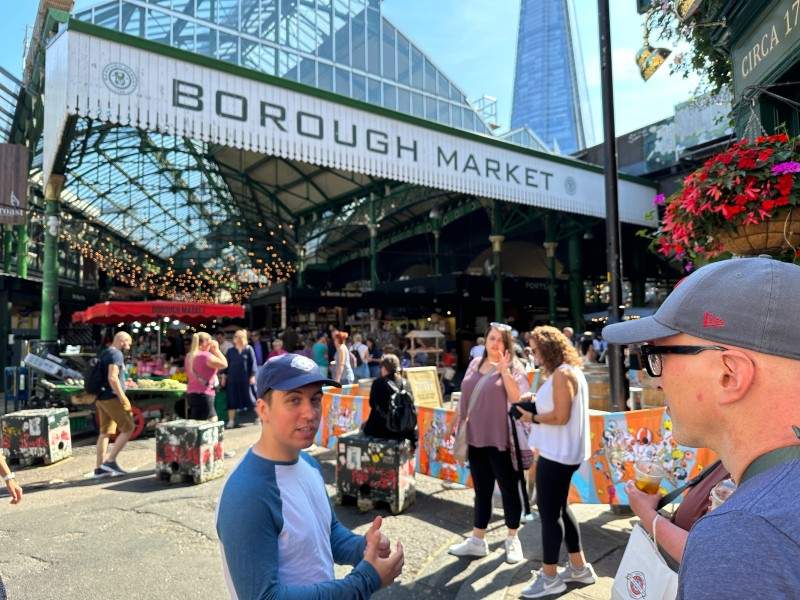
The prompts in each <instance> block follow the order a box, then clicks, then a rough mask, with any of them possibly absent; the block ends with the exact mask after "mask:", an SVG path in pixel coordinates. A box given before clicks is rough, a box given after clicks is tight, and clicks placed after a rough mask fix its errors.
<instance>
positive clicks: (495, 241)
mask: <svg viewBox="0 0 800 600" xmlns="http://www.w3.org/2000/svg"><path fill="white" fill-rule="evenodd" d="M505 239H506V238H505V236H502V235H490V236H489V241H490V242H492V265H493V267H492V277H493V278H494V320H495V321H497V322H498V323H502V322H503V275H502V273H501V272H500V268H501V263H500V254H501V252H502V251H503V241H504V240H505Z"/></svg>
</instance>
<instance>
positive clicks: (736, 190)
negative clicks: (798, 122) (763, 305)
mask: <svg viewBox="0 0 800 600" xmlns="http://www.w3.org/2000/svg"><path fill="white" fill-rule="evenodd" d="M799 149H800V144H799V143H798V140H797V139H794V140H793V139H789V137H788V136H787V135H786V134H785V133H781V134H777V135H770V136H761V137H758V138H756V139H755V140H753V141H750V140H746V139H745V140H741V141H739V142H736V143H734V144H733V145H732V146H730V147H729V148H728V149H727V150H725V151H724V152H720V153H719V154H716V155H715V156H713V157H711V158H709V159H708V160H707V161H706V162H705V163H704V164H703V166H702V167H700V168H699V169H697V170H696V171H694V172H693V173H691V174H690V175H688V176H687V177H686V178H685V179H684V180H683V188H682V189H681V190H679V191H678V192H676V193H675V194H673V195H672V196H670V197H669V198H665V197H664V196H663V194H659V195H658V196H656V198H655V199H654V203H655V204H656V205H657V206H658V205H663V206H664V216H663V219H662V220H661V225H660V227H659V228H658V229H657V230H656V232H655V234H654V235H653V248H654V249H655V250H656V251H657V252H658V253H660V254H662V255H664V256H668V257H674V258H676V259H678V260H681V261H683V262H684V263H686V264H687V267H688V268H689V269H690V268H691V264H692V262H693V261H696V260H701V261H707V260H710V259H713V258H716V257H717V256H719V255H721V254H723V253H725V252H730V253H732V254H738V255H747V254H764V253H766V254H772V255H775V256H780V257H782V258H791V259H792V260H793V259H794V258H796V257H797V256H800V251H798V249H799V248H800V206H798V205H800V185H798V181H800V176H798V173H800V162H798V160H799V159H800V154H798V150H799Z"/></svg>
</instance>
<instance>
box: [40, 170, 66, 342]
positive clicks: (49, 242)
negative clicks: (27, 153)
mask: <svg viewBox="0 0 800 600" xmlns="http://www.w3.org/2000/svg"><path fill="white" fill-rule="evenodd" d="M63 186H64V176H63V175H51V176H50V181H49V182H48V183H47V187H46V188H45V196H44V198H45V202H46V207H45V224H44V225H45V227H44V231H45V233H44V268H43V273H42V315H41V333H40V337H41V338H42V340H43V341H47V342H53V341H55V340H56V338H57V335H58V331H57V323H55V319H54V311H55V307H56V304H58V229H59V218H58V212H59V211H58V201H59V197H60V196H61V189H62V187H63Z"/></svg>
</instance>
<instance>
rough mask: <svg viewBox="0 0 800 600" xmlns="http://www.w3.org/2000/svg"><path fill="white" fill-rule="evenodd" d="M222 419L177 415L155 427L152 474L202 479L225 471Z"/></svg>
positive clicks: (174, 478) (176, 479) (170, 478)
mask: <svg viewBox="0 0 800 600" xmlns="http://www.w3.org/2000/svg"><path fill="white" fill-rule="evenodd" d="M224 425H225V424H224V422H223V421H214V422H212V421H195V420H191V419H179V420H176V421H169V422H167V423H160V424H159V425H158V426H157V427H156V470H155V472H156V477H157V478H159V479H161V480H164V481H169V482H171V483H172V482H179V481H191V482H193V483H203V482H205V481H209V480H211V479H216V478H217V477H222V475H223V474H224V473H225V465H224V460H225V458H224V457H225V453H224V451H223V446H222V438H223V432H224Z"/></svg>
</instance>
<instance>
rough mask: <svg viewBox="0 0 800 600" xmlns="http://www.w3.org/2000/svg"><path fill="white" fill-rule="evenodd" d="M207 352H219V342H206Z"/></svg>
mask: <svg viewBox="0 0 800 600" xmlns="http://www.w3.org/2000/svg"><path fill="white" fill-rule="evenodd" d="M208 351H209V352H219V342H218V341H217V340H211V341H210V342H208Z"/></svg>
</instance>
